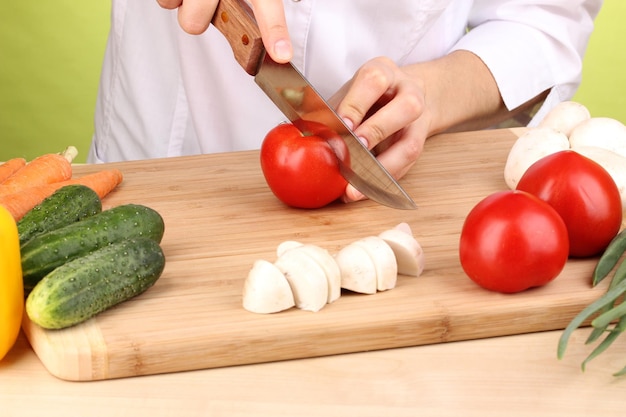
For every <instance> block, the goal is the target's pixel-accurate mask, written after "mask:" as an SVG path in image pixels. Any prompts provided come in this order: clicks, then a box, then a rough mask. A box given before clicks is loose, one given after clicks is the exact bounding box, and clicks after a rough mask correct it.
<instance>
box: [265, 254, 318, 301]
mask: <svg viewBox="0 0 626 417" xmlns="http://www.w3.org/2000/svg"><path fill="white" fill-rule="evenodd" d="M274 265H276V267H277V268H278V269H279V270H280V271H281V272H282V273H283V274H284V275H285V277H286V278H287V281H288V282H289V286H290V287H291V291H292V292H293V297H294V300H295V303H296V307H298V308H300V309H302V310H307V311H319V310H320V309H321V308H322V307H324V305H326V302H327V301H328V280H327V279H326V273H325V272H324V270H323V269H322V267H321V266H320V265H319V264H318V263H317V262H316V261H315V260H314V259H313V258H312V257H311V256H309V255H307V254H306V253H305V252H304V251H300V250H288V251H285V252H284V253H283V254H282V255H281V256H280V257H279V258H278V259H277V260H276V262H275V263H274Z"/></svg>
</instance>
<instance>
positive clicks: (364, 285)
mask: <svg viewBox="0 0 626 417" xmlns="http://www.w3.org/2000/svg"><path fill="white" fill-rule="evenodd" d="M335 262H337V265H338V266H339V270H340V271H341V287H342V288H345V289H346V290H350V291H354V292H358V293H362V294H375V293H376V287H377V282H376V266H375V265H374V261H373V260H372V258H371V257H370V256H369V254H368V253H367V251H366V250H365V249H364V248H363V247H362V246H360V245H356V244H354V243H350V244H349V245H347V246H344V247H343V248H341V249H340V250H339V252H337V254H336V255H335Z"/></svg>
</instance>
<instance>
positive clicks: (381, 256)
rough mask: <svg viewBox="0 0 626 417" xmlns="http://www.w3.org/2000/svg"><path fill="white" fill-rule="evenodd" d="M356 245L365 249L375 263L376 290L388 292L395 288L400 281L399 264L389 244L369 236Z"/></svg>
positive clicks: (358, 241)
mask: <svg viewBox="0 0 626 417" xmlns="http://www.w3.org/2000/svg"><path fill="white" fill-rule="evenodd" d="M354 244H355V245H358V246H361V247H362V248H363V249H365V252H367V254H368V255H369V256H370V258H372V261H373V262H374V269H375V270H376V289H377V290H378V291H386V290H390V289H392V288H394V287H395V286H396V281H397V280H398V264H397V262H396V256H395V255H394V253H393V250H391V248H390V247H389V245H388V244H387V242H385V241H384V240H383V239H381V238H380V237H378V236H368V237H365V238H363V239H359V240H357V241H356V242H354Z"/></svg>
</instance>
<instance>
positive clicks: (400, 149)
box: [342, 120, 428, 203]
mask: <svg viewBox="0 0 626 417" xmlns="http://www.w3.org/2000/svg"><path fill="white" fill-rule="evenodd" d="M427 123H428V122H426V121H425V120H424V121H422V120H418V121H417V122H416V123H414V124H413V125H411V126H410V127H407V128H406V130H405V131H404V132H402V133H403V136H402V138H400V139H399V140H397V141H395V142H393V138H390V139H389V140H391V141H392V143H391V144H390V145H389V146H388V147H386V148H385V151H384V152H382V153H381V154H379V155H378V156H377V159H378V160H379V161H380V163H381V164H382V165H383V166H384V167H385V169H386V170H387V171H388V172H389V174H390V175H391V176H392V177H393V178H394V179H396V180H399V179H401V178H402V177H404V176H405V175H406V173H407V172H409V170H410V169H411V167H413V165H415V162H416V161H417V159H418V158H419V156H420V155H421V153H422V151H423V149H424V142H425V140H426V139H425V138H426V135H425V134H424V133H423V132H425V125H427ZM366 198H367V197H365V196H364V195H363V194H362V193H361V192H359V191H358V190H357V189H356V188H354V187H353V186H352V185H350V184H348V186H347V187H346V191H345V193H344V195H343V197H342V201H343V202H345V203H348V202H354V201H359V200H363V199H366Z"/></svg>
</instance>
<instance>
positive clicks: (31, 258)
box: [21, 204, 165, 292]
mask: <svg viewBox="0 0 626 417" xmlns="http://www.w3.org/2000/svg"><path fill="white" fill-rule="evenodd" d="M164 229H165V227H164V224H163V218H162V217H161V215H160V214H159V213H158V212H156V211H155V210H153V209H151V208H150V207H146V206H142V205H139V204H125V205H121V206H117V207H113V208H111V209H108V210H104V211H102V212H100V213H98V214H96V215H94V216H91V217H88V218H86V219H84V220H81V221H79V222H76V223H72V224H69V225H67V226H64V227H61V228H59V229H56V230H52V231H50V232H47V233H44V234H41V235H39V236H36V237H34V238H32V239H31V240H29V241H28V242H26V244H25V245H24V246H22V248H21V255H22V276H23V279H24V289H25V290H26V291H27V292H28V291H29V290H31V289H32V288H33V287H34V286H35V285H36V284H37V282H39V281H40V280H41V279H42V278H43V277H44V276H46V275H47V274H49V273H50V272H52V271H53V270H54V269H55V268H57V267H59V266H61V265H63V264H65V263H66V262H69V261H71V260H72V259H76V258H78V257H81V256H84V255H87V254H89V253H91V252H93V251H95V250H97V249H100V248H102V247H104V246H107V245H110V244H112V243H114V242H118V241H120V240H124V239H128V238H132V237H140V236H144V237H147V238H150V239H152V240H154V241H156V242H157V243H160V242H161V238H162V237H163V233H164Z"/></svg>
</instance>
